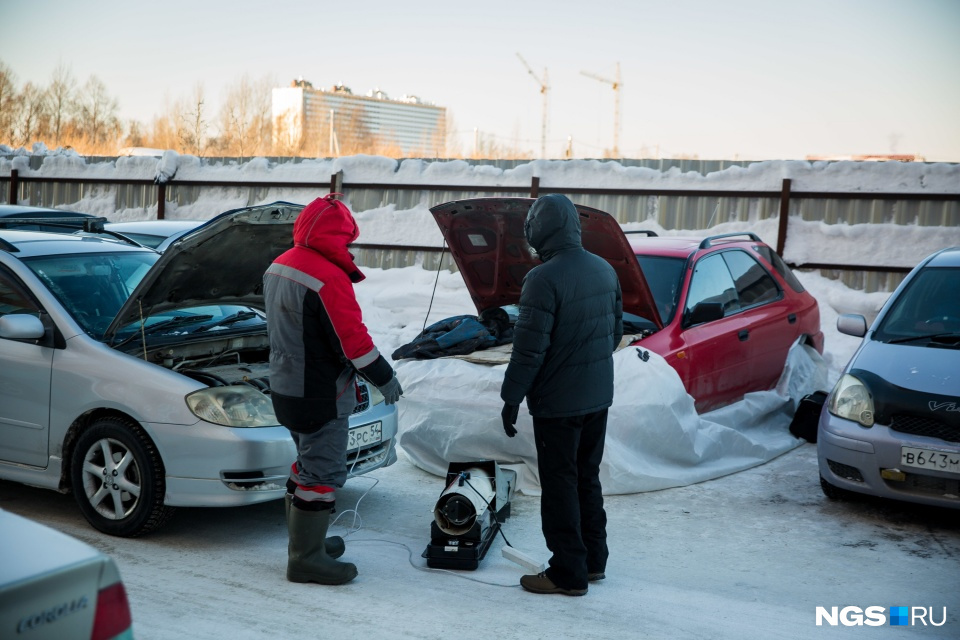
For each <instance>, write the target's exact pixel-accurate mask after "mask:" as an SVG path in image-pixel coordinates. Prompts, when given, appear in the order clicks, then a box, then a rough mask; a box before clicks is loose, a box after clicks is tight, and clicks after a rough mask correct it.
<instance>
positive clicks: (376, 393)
mask: <svg viewBox="0 0 960 640" xmlns="http://www.w3.org/2000/svg"><path fill="white" fill-rule="evenodd" d="M367 393H369V394H370V406H371V407H372V406H374V405H377V404H380V403H381V402H383V394H382V393H380V389H377V387H376V386H375V385H374V384H373V383H372V382H368V383H367Z"/></svg>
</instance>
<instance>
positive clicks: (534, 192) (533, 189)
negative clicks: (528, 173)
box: [530, 176, 540, 198]
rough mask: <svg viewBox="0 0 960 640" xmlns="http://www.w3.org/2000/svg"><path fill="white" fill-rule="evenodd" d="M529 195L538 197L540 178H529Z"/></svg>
mask: <svg viewBox="0 0 960 640" xmlns="http://www.w3.org/2000/svg"><path fill="white" fill-rule="evenodd" d="M530 197H531V198H539V197H540V178H538V177H537V176H533V177H532V178H530Z"/></svg>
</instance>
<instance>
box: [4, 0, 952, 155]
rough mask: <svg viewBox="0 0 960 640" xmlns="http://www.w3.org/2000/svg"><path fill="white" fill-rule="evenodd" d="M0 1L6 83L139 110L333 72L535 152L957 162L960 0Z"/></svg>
mask: <svg viewBox="0 0 960 640" xmlns="http://www.w3.org/2000/svg"><path fill="white" fill-rule="evenodd" d="M467 4H468V3H462V2H450V1H449V0H444V1H440V0H422V1H417V2H406V3H401V2H386V1H382V0H370V1H366V2H364V1H362V0H359V1H357V2H351V3H333V2H318V1H312V2H310V1H300V0H286V1H283V2H266V1H264V0H259V1H257V0H232V1H221V0H190V1H184V0H165V1H164V2H157V3H146V2H136V1H132V0H97V1H95V2H76V1H73V0H0V25H2V26H3V36H2V38H0V60H2V61H3V62H4V63H6V64H7V65H8V66H9V67H10V68H11V70H12V71H13V72H14V74H15V80H16V82H17V86H18V87H21V86H22V85H23V84H24V83H25V82H27V81H32V82H35V83H39V84H47V83H48V82H49V80H50V77H51V75H52V73H53V70H54V68H55V67H56V66H57V64H58V63H59V62H61V61H63V62H64V63H66V64H67V65H68V66H69V67H70V68H71V70H72V72H73V74H74V76H75V77H76V78H77V80H78V81H79V82H80V83H82V82H83V81H85V80H86V79H87V78H88V77H89V76H90V75H96V76H98V77H99V78H100V79H101V80H102V81H103V82H104V83H105V85H106V87H107V89H108V90H109V92H110V94H111V95H112V96H115V97H116V98H117V99H118V100H119V103H120V114H121V117H123V118H136V119H138V120H141V121H143V122H145V123H148V122H149V121H150V120H151V119H152V118H153V116H154V115H156V114H159V113H161V112H163V111H164V109H165V105H167V104H169V103H172V102H174V101H176V100H177V99H180V98H187V97H189V96H190V95H192V94H193V92H194V89H195V87H196V86H197V85H198V83H202V85H203V87H204V90H205V93H206V98H207V102H208V105H209V106H210V107H211V110H212V111H215V110H216V108H217V107H218V106H219V101H220V100H221V98H222V97H223V96H224V95H225V93H226V90H227V88H228V87H229V86H230V85H233V84H236V83H237V82H238V81H239V80H240V78H241V77H242V76H243V75H244V74H247V75H248V76H249V77H250V78H251V79H253V80H258V79H260V78H264V77H271V78H273V79H274V80H275V81H276V85H277V86H287V85H289V83H290V81H291V80H293V79H294V78H296V77H298V76H303V77H304V79H306V80H309V81H311V82H312V83H313V84H314V86H316V87H329V86H331V85H333V84H335V83H337V82H343V83H344V84H345V85H347V86H349V87H350V88H351V89H352V90H353V92H354V93H356V94H361V95H363V94H366V93H367V91H369V90H372V89H376V88H379V89H381V90H383V91H385V92H386V93H387V94H388V95H389V96H390V97H400V96H402V95H405V94H408V95H409V94H412V95H417V96H419V97H420V98H421V99H423V100H425V101H428V102H432V103H435V104H438V105H441V106H445V107H447V109H448V112H449V113H450V114H451V116H452V118H453V125H454V128H455V130H456V131H457V132H458V134H457V137H458V139H459V140H460V146H461V148H460V151H461V152H462V153H469V152H470V150H471V149H472V147H473V143H474V139H475V130H476V131H478V132H479V135H481V136H484V137H486V138H488V139H493V140H496V142H497V143H498V144H500V145H503V146H507V147H516V148H521V149H524V150H528V151H530V152H531V153H533V154H534V155H535V156H539V153H540V148H541V130H542V123H543V119H542V106H543V102H542V94H541V93H540V84H539V81H538V80H536V79H534V78H533V77H532V76H531V75H530V73H528V71H527V68H526V67H525V66H524V64H523V62H521V60H520V59H519V58H518V56H517V54H518V53H519V54H520V55H522V57H523V58H524V59H525V60H526V61H527V63H529V65H530V66H531V67H532V68H533V70H534V72H535V73H536V74H537V76H538V77H539V78H540V79H542V78H543V73H544V70H545V69H546V72H547V76H548V85H549V91H548V92H547V96H548V121H547V122H548V125H547V126H548V131H547V142H546V148H547V155H548V156H551V157H560V156H561V154H562V153H563V150H564V149H565V148H566V145H567V143H568V137H569V138H572V146H573V153H574V156H575V157H600V156H601V155H602V152H603V149H604V148H611V147H612V146H613V136H614V126H613V122H614V112H615V100H614V97H615V93H614V91H613V89H612V87H611V86H610V85H609V84H605V83H602V82H600V81H597V80H594V79H592V78H590V77H587V76H585V75H583V74H582V73H581V72H583V71H587V72H590V73H593V74H596V75H599V76H602V77H606V78H608V79H611V80H612V79H613V78H614V77H615V71H616V64H617V63H619V65H620V74H621V82H622V87H621V89H620V122H621V127H620V144H619V147H620V151H621V155H623V156H625V157H641V156H645V157H651V156H654V155H655V154H657V153H659V155H661V156H663V157H671V156H676V155H678V154H688V155H691V154H696V155H698V156H699V157H700V158H704V159H734V158H743V159H803V158H805V157H806V156H808V155H811V154H815V155H849V154H865V153H914V154H920V155H922V156H924V157H925V158H926V159H927V160H928V161H951V162H958V161H960V0H803V1H802V2H789V3H788V2H783V1H770V0H728V1H722V0H679V1H670V2H667V1H664V0H660V1H656V2H655V1H649V0H596V1H594V2H582V1H578V2H571V1H568V0H556V1H554V2H551V3H546V2H542V1H536V2H533V1H526V0H513V1H510V2H507V1H502V0H487V1H486V2H483V3H469V6H465V5H467Z"/></svg>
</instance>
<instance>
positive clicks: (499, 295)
mask: <svg viewBox="0 0 960 640" xmlns="http://www.w3.org/2000/svg"><path fill="white" fill-rule="evenodd" d="M534 202H535V200H534V199H533V198H475V199H471V200H456V201H454V202H447V203H445V204H441V205H437V206H435V207H433V208H431V209H430V212H431V213H432V214H433V217H434V219H435V220H436V221H437V224H438V225H439V226H440V231H441V232H443V237H444V238H445V239H446V241H447V246H448V247H450V253H451V254H452V255H453V259H454V260H455V261H456V263H457V266H458V267H459V268H460V273H461V274H463V280H464V282H466V284H467V290H468V291H469V292H470V296H471V297H472V298H473V302H474V304H475V305H476V307H477V312H478V313H479V312H481V311H483V310H485V309H489V308H492V307H501V306H504V305H508V304H517V303H518V302H519V301H520V288H521V286H522V284H523V277H524V276H525V275H526V274H527V272H528V271H530V269H532V268H534V267H535V266H537V265H538V264H540V260H539V259H537V258H534V257H533V254H532V252H531V249H530V246H529V245H528V244H527V239H526V237H525V236H524V234H523V223H524V221H525V220H526V218H527V212H528V211H529V210H530V207H531V205H533V203H534ZM576 207H577V211H578V212H579V213H580V227H581V238H582V242H583V247H584V249H586V250H587V251H589V252H590V253H593V254H595V255H598V256H600V257H601V258H603V259H604V260H606V261H607V262H609V263H610V266H612V267H613V268H614V270H615V271H616V272H617V276H618V277H619V278H620V289H621V292H622V295H623V310H624V311H626V312H629V313H633V314H635V315H638V316H641V317H644V318H647V319H648V320H650V321H651V322H653V323H654V324H655V325H656V326H657V327H658V328H663V322H662V321H661V319H660V314H659V313H658V312H657V306H656V304H655V303H654V300H653V294H652V293H651V292H650V288H649V287H648V286H647V281H646V279H644V277H643V272H642V271H640V264H639V263H638V262H637V257H636V256H635V255H634V253H633V250H632V249H631V248H630V243H629V242H628V241H627V238H626V236H625V235H624V234H623V230H622V229H621V228H620V224H619V223H618V222H617V221H616V220H615V219H614V218H613V216H611V215H610V214H608V213H605V212H603V211H600V210H599V209H593V208H591V207H585V206H582V205H576Z"/></svg>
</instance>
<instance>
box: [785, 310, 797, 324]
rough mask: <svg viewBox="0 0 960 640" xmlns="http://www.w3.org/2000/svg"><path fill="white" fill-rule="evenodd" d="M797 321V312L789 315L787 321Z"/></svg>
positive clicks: (791, 322) (792, 322) (793, 322)
mask: <svg viewBox="0 0 960 640" xmlns="http://www.w3.org/2000/svg"><path fill="white" fill-rule="evenodd" d="M796 321H797V314H795V313H791V314H789V315H788V316H787V322H789V323H790V324H795V323H796Z"/></svg>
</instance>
